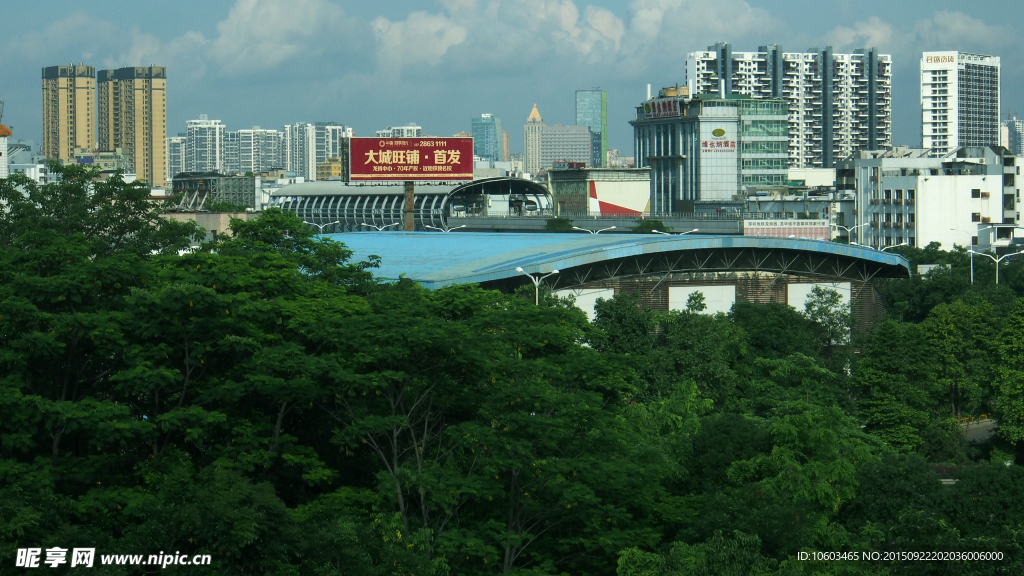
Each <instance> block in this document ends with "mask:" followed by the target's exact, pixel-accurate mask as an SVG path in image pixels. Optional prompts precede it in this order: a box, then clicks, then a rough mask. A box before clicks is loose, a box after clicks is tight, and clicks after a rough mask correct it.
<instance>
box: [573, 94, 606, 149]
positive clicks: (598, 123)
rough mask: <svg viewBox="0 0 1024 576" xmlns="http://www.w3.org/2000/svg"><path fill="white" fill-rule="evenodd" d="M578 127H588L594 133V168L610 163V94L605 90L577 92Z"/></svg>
mask: <svg viewBox="0 0 1024 576" xmlns="http://www.w3.org/2000/svg"><path fill="white" fill-rule="evenodd" d="M576 125H577V126H586V127H588V128H590V131H591V132H593V133H594V135H595V136H594V151H593V153H592V154H591V156H592V160H591V166H592V167H604V166H606V165H607V163H608V159H607V157H606V155H607V150H608V94H607V93H606V92H605V91H604V90H599V89H594V90H577V91H576Z"/></svg>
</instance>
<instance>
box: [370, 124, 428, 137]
mask: <svg viewBox="0 0 1024 576" xmlns="http://www.w3.org/2000/svg"><path fill="white" fill-rule="evenodd" d="M420 136H423V128H421V127H419V126H417V125H416V123H415V122H410V123H409V124H408V125H406V126H391V127H390V128H385V129H383V130H377V138H419V137H420Z"/></svg>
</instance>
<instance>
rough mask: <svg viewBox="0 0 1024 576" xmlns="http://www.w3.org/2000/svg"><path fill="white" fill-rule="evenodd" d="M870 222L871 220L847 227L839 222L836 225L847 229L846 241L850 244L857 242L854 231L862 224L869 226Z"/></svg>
mask: <svg viewBox="0 0 1024 576" xmlns="http://www.w3.org/2000/svg"><path fill="white" fill-rule="evenodd" d="M868 224H870V222H865V223H863V224H857V225H856V226H850V227H849V228H847V227H846V226H840V225H839V224H836V225H835V226H836V228H842V229H843V230H846V235H847V239H846V241H847V242H849V243H850V244H855V242H854V241H853V231H854V230H856V229H857V228H860V227H861V226H867V225H868Z"/></svg>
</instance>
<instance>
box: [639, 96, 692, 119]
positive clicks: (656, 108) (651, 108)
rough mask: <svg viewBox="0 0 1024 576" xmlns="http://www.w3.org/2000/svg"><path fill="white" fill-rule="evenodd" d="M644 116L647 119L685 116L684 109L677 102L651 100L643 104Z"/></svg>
mask: <svg viewBox="0 0 1024 576" xmlns="http://www.w3.org/2000/svg"><path fill="white" fill-rule="evenodd" d="M644 115H645V116H646V117H648V118H670V117H675V116H686V108H685V107H684V106H683V105H682V103H680V102H679V100H676V99H671V100H652V101H650V102H644Z"/></svg>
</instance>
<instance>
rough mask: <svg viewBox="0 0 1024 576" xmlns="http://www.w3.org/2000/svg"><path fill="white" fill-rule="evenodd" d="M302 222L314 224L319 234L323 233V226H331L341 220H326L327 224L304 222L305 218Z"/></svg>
mask: <svg viewBox="0 0 1024 576" xmlns="http://www.w3.org/2000/svg"><path fill="white" fill-rule="evenodd" d="M302 223H303V224H309V225H310V226H316V227H317V228H319V229H320V234H323V233H324V228H326V227H328V226H333V225H335V224H340V223H341V221H340V220H335V221H334V222H328V223H327V224H316V223H315V222H306V221H305V220H303V221H302Z"/></svg>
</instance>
